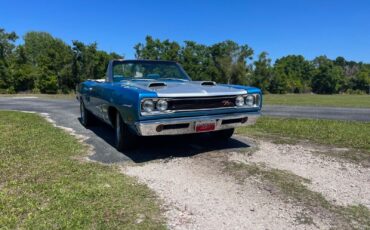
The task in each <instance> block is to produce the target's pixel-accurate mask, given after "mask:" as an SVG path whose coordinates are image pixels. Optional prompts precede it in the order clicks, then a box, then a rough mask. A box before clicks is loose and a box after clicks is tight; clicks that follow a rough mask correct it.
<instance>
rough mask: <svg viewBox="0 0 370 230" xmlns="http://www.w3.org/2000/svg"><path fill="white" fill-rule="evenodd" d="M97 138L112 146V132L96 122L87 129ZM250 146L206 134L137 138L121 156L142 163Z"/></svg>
mask: <svg viewBox="0 0 370 230" xmlns="http://www.w3.org/2000/svg"><path fill="white" fill-rule="evenodd" d="M89 129H90V130H91V131H92V132H94V133H95V134H96V135H97V136H98V137H100V138H101V139H103V140H104V141H105V142H106V143H108V144H109V145H111V146H114V130H113V129H112V127H110V126H109V125H107V124H105V123H103V122H100V121H98V122H97V123H96V125H94V126H91V127H89ZM248 147H250V144H249V143H247V142H245V141H244V140H238V139H236V138H230V139H229V140H226V141H217V140H215V139H213V138H211V137H210V135H208V134H197V135H178V136H154V137H138V140H137V143H136V145H135V147H134V148H132V149H131V150H126V151H124V152H122V154H124V155H126V156H127V157H129V158H130V159H131V160H132V161H134V162H135V163H142V162H147V161H152V160H157V159H167V158H177V157H189V156H194V155H197V154H201V153H206V152H210V151H220V150H232V149H235V150H236V149H241V148H248Z"/></svg>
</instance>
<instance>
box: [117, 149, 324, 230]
mask: <svg viewBox="0 0 370 230" xmlns="http://www.w3.org/2000/svg"><path fill="white" fill-rule="evenodd" d="M212 154H214V153H206V154H202V155H198V156H195V157H186V158H175V159H172V160H160V161H155V162H148V163H146V164H141V165H138V164H136V165H125V166H123V168H122V171H123V173H125V174H127V175H131V176H134V177H137V178H138V179H139V181H140V182H142V183H145V184H147V185H148V186H149V188H151V189H152V190H154V191H155V192H156V193H157V194H158V196H159V197H160V198H161V199H162V200H163V208H164V210H165V215H166V217H167V219H168V225H169V228H170V229H329V224H328V223H326V222H325V220H321V219H320V218H316V217H313V222H314V224H310V225H307V224H302V223H299V221H297V217H299V216H301V215H302V213H304V212H305V210H304V208H303V207H299V206H296V205H294V204H293V203H289V202H284V201H282V200H280V198H278V196H274V195H273V194H271V193H269V192H268V191H266V190H262V189H260V188H259V187H260V186H258V184H259V183H260V182H259V181H258V180H257V179H254V178H250V179H249V180H246V181H245V182H243V183H242V184H241V183H240V182H238V181H236V180H235V178H233V177H231V176H228V175H225V173H223V172H222V169H221V168H222V167H219V166H220V164H218V163H217V160H215V158H218V156H217V154H216V156H215V155H212ZM225 154H228V153H227V152H226V153H225V151H223V153H222V154H221V155H222V156H221V158H223V159H224V160H227V158H225Z"/></svg>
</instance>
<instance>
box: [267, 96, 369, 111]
mask: <svg viewBox="0 0 370 230" xmlns="http://www.w3.org/2000/svg"><path fill="white" fill-rule="evenodd" d="M263 100H264V101H263V102H264V104H267V105H301V106H330V107H355V108H370V95H339V94H337V95H316V94H267V95H264V98H263Z"/></svg>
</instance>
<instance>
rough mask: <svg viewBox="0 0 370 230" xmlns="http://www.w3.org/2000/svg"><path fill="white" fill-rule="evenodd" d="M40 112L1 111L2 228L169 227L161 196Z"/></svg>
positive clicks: (0, 215)
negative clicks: (90, 158)
mask: <svg viewBox="0 0 370 230" xmlns="http://www.w3.org/2000/svg"><path fill="white" fill-rule="evenodd" d="M86 154H87V149H86V148H85V147H84V146H82V145H81V144H80V143H79V142H78V141H77V140H76V139H75V138H74V137H72V136H70V135H69V134H67V133H65V132H64V131H62V130H60V129H57V128H54V127H53V126H52V125H51V124H49V123H47V122H46V121H45V120H44V119H43V118H41V117H40V116H38V115H36V114H26V113H19V112H6V111H0V158H1V160H0V228H5V229H14V228H17V229H164V228H165V226H164V221H163V218H162V216H161V210H160V208H159V204H158V202H157V199H156V197H155V196H154V195H153V194H152V192H151V191H150V190H149V189H148V188H147V187H146V186H144V185H140V184H138V183H137V182H136V181H135V180H134V179H132V178H130V177H127V176H125V175H123V174H120V173H119V172H118V168H116V167H113V166H107V165H102V164H98V163H91V162H90V163H87V162H82V161H78V160H76V158H81V157H82V156H84V155H86Z"/></svg>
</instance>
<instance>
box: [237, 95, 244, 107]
mask: <svg viewBox="0 0 370 230" xmlns="http://www.w3.org/2000/svg"><path fill="white" fill-rule="evenodd" d="M235 105H236V106H238V107H242V106H244V97H243V96H237V97H236V98H235Z"/></svg>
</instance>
